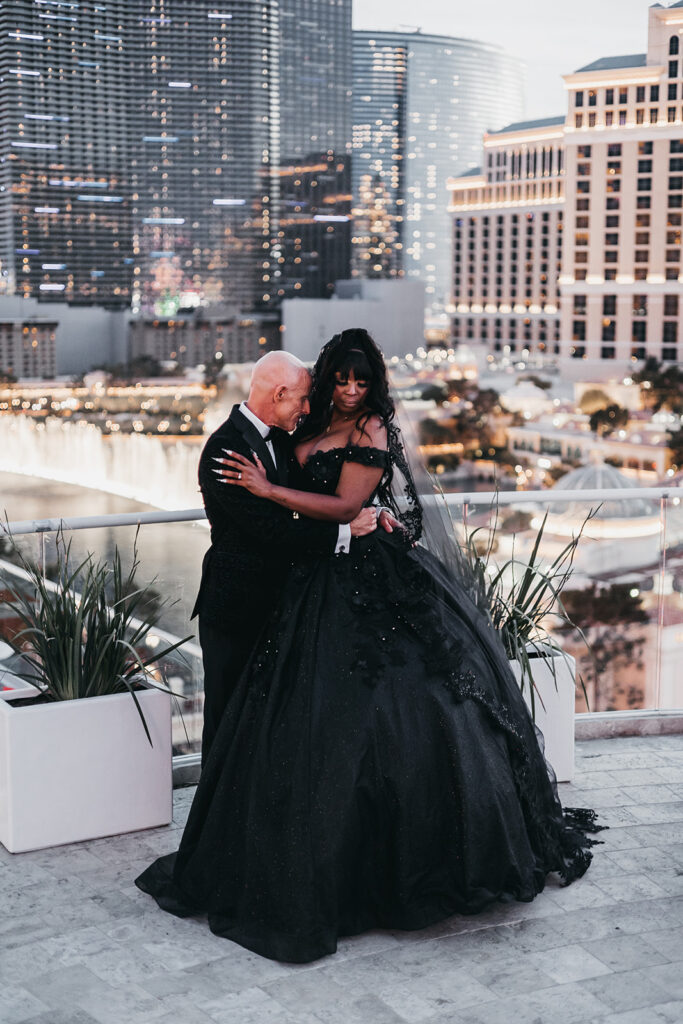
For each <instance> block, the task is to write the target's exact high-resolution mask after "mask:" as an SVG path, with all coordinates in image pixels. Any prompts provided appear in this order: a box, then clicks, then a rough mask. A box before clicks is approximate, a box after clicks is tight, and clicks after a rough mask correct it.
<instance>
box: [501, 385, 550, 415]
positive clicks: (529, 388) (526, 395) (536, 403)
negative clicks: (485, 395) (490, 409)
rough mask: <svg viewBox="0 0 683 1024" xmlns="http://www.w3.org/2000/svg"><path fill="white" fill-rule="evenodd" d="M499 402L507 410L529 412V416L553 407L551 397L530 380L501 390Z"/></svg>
mask: <svg viewBox="0 0 683 1024" xmlns="http://www.w3.org/2000/svg"><path fill="white" fill-rule="evenodd" d="M500 404H501V405H502V406H503V408H505V409H507V410H508V412H521V413H529V414H530V416H540V414H541V413H543V412H547V411H548V410H549V409H552V407H553V400H552V398H549V397H548V392H547V391H544V390H543V388H538V387H536V385H535V384H534V383H533V382H532V381H530V380H525V381H521V382H519V383H518V384H515V385H513V387H511V388H508V389H507V391H503V393H502V394H501V396H500Z"/></svg>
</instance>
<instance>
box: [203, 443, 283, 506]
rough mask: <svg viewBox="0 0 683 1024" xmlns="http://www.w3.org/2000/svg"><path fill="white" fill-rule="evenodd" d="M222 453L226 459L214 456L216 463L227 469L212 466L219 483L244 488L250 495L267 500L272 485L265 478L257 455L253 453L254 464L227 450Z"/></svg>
mask: <svg viewBox="0 0 683 1024" xmlns="http://www.w3.org/2000/svg"><path fill="white" fill-rule="evenodd" d="M223 451H224V452H225V454H226V455H227V456H228V457H227V458H225V459H220V458H217V457H216V456H214V460H215V461H216V462H219V463H220V464H221V466H225V467H227V468H225V469H222V468H220V467H215V466H214V470H213V471H214V473H215V474H216V475H217V476H218V477H219V478H220V482H221V483H224V484H234V485H236V486H237V487H245V488H246V490H248V491H250V493H251V494H255V495H256V496H257V497H259V498H268V497H269V496H270V489H271V487H272V484H271V483H270V481H269V479H268V477H267V476H266V471H265V469H264V468H263V463H262V462H261V460H260V459H259V457H258V455H256V453H254V462H251V460H250V459H247V458H245V456H244V455H238V454H237V452H233V451H229V450H228V449H227V448H224V449H223Z"/></svg>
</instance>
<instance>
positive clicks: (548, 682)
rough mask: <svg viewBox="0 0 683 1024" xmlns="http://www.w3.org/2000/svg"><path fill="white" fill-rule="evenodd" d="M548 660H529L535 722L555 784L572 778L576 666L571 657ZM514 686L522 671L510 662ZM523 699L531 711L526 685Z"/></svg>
mask: <svg viewBox="0 0 683 1024" xmlns="http://www.w3.org/2000/svg"><path fill="white" fill-rule="evenodd" d="M549 661H550V659H546V658H532V671H533V674H534V683H535V693H534V698H535V715H536V717H535V721H536V725H537V726H538V728H539V729H540V730H541V732H542V733H543V738H544V739H545V756H546V760H547V761H549V762H550V764H551V765H552V766H553V769H554V771H555V774H556V776H557V781H558V782H571V781H572V779H573V778H574V706H575V688H576V663H575V661H574V659H573V658H572V657H571V655H569V654H566V655H562V654H556V655H555V656H554V657H553V659H552V661H553V662H554V665H555V676H553V669H552V668H551V666H550V664H549ZM510 665H511V667H512V671H513V672H514V674H515V678H516V679H517V682H519V681H520V679H521V676H522V670H521V667H520V665H519V663H518V662H516V661H512V662H510ZM524 699H525V700H526V702H527V706H528V708H529V710H530V711H531V694H530V692H529V686H528V681H527V680H525V682H524Z"/></svg>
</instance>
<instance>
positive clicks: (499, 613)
mask: <svg viewBox="0 0 683 1024" xmlns="http://www.w3.org/2000/svg"><path fill="white" fill-rule="evenodd" d="M597 511H598V510H597V509H592V510H591V511H590V512H589V513H588V515H587V516H586V518H585V519H584V521H583V523H582V524H581V527H580V529H579V530H578V532H577V533H576V534H575V535H574V536H573V537H572V539H571V540H570V541H569V542H568V543H567V544H566V545H565V547H564V548H563V549H562V550H561V551H560V552H559V554H558V555H556V556H555V558H554V559H553V561H552V562H550V563H549V564H543V563H542V562H541V560H540V558H539V550H540V546H541V541H542V540H543V534H544V531H545V526H546V522H547V519H548V513H547V512H546V514H545V516H544V517H543V521H542V523H541V525H540V526H539V528H538V531H537V533H536V537H535V540H534V544H533V547H532V550H531V553H530V555H529V558H528V560H527V561H521V560H520V559H518V558H516V557H515V554H514V541H513V553H512V556H511V557H510V558H508V559H507V561H505V562H504V563H503V564H501V565H496V566H495V567H494V566H493V565H492V564H491V561H490V559H491V554H492V550H493V541H494V538H495V535H496V531H497V527H498V510H497V508H496V513H495V517H494V523H493V528H489V527H478V528H476V529H474V530H472V531H469V532H468V531H467V530H465V538H464V541H465V542H464V544H463V545H462V547H461V554H462V557H461V560H460V561H461V566H462V569H463V571H464V572H465V574H466V576H467V577H468V579H469V583H470V591H471V593H472V596H473V598H474V600H475V602H476V604H477V606H478V607H479V609H480V610H481V611H483V612H485V613H486V614H487V615H488V616H489V618H490V620H491V622H492V624H493V626H494V628H495V629H496V630H498V632H499V633H500V636H501V639H502V641H503V644H504V646H505V651H506V653H507V656H508V658H509V659H510V660H511V661H517V662H518V663H519V665H520V668H521V680H520V686H521V689H522V692H524V689H525V687H526V686H528V687H529V697H530V703H531V712H532V715H533V716H534V718H535V716H536V697H537V696H538V698H539V700H540V701H541V704H543V699H542V697H541V696H540V693H539V691H538V687H537V686H536V683H535V681H534V671H533V669H534V663H537V664H538V659H545V661H546V662H547V663H548V664H549V665H550V669H551V672H552V674H553V679H554V682H555V688H556V689H557V669H556V663H555V659H554V657H551V658H548V651H549V650H550V651H551V652H552V654H553V655H555V654H559V655H561V656H562V657H563V658H564V659H565V661H567V654H566V653H565V651H564V649H563V648H562V647H561V646H560V645H559V644H558V643H557V641H556V640H555V638H554V637H553V635H552V633H551V632H550V629H551V628H552V624H555V625H561V626H562V627H563V628H565V629H568V630H573V631H575V632H576V633H578V634H579V635H580V637H581V639H582V640H583V642H584V643H585V644H586V647H587V648H588V650H589V652H590V647H589V645H588V641H587V639H586V637H585V635H584V633H583V631H582V630H581V629H579V627H578V626H576V625H575V624H574V623H573V622H572V621H571V619H570V617H569V615H568V614H567V610H566V608H565V606H564V604H563V602H562V591H563V590H564V588H565V586H566V585H567V583H568V582H569V579H570V578H571V575H572V572H573V563H574V556H575V554H576V549H577V547H578V545H579V541H580V540H581V537H582V535H583V532H584V530H585V528H586V525H587V524H588V523H589V522H590V520H591V519H593V517H594V516H595V515H596V514H597ZM487 531H488V533H489V538H488V541H487V543H486V545H485V546H480V544H479V536H478V535H480V534H481V533H482V532H487ZM482 548H483V549H482ZM508 577H509V582H508ZM578 680H579V683H580V684H581V688H582V690H583V694H584V697H585V698H586V705H588V695H587V693H586V687H585V683H584V680H583V677H582V676H581V675H580V674H579V677H578Z"/></svg>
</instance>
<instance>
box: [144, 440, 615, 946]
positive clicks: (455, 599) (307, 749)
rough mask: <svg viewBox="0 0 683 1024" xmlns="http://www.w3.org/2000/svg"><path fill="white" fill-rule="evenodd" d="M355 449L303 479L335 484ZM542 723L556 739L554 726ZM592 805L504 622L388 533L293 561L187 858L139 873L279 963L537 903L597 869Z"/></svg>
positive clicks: (321, 462) (187, 834)
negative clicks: (513, 667)
mask: <svg viewBox="0 0 683 1024" xmlns="http://www.w3.org/2000/svg"><path fill="white" fill-rule="evenodd" d="M388 457H389V456H388V453H387V452H385V451H381V450H378V449H375V448H367V447H347V448H337V449H332V450H327V451H318V452H316V453H315V454H313V456H312V457H310V458H309V460H308V461H307V463H306V464H305V466H304V468H303V471H302V478H301V480H300V481H299V485H300V486H303V485H305V486H306V488H307V489H308V490H312V491H317V492H320V493H327V494H332V493H334V492H335V489H336V486H337V481H338V479H339V475H340V472H341V468H342V465H343V463H344V461H345V460H347V459H349V460H354V461H358V462H362V463H364V464H366V465H373V466H386V464H387V460H388ZM539 735H540V734H539ZM593 822H594V815H593V812H591V811H577V810H575V809H571V810H570V809H564V810H563V809H562V807H561V806H560V803H559V800H558V798H557V792H556V788H555V785H554V779H553V777H552V772H551V770H549V768H548V766H547V764H546V762H545V761H544V758H543V754H542V750H541V748H540V746H539V740H538V738H537V730H535V728H534V725H533V723H532V721H531V718H530V716H529V713H528V711H527V708H526V705H525V703H524V700H523V698H522V696H521V694H520V691H519V688H518V686H517V684H516V683H515V680H514V677H513V675H512V673H511V671H510V668H509V665H508V663H507V660H506V658H505V653H504V650H503V647H502V644H501V643H500V640H499V639H498V637H497V636H496V634H495V632H494V631H493V629H492V627H491V626H490V625H489V623H488V620H487V619H486V617H485V616H484V615H482V614H481V613H480V612H479V611H478V610H477V609H476V608H475V606H474V604H473V603H472V602H471V601H470V600H469V599H468V598H467V597H466V596H465V595H464V593H463V591H462V588H461V587H459V586H458V585H457V583H456V582H455V581H454V580H453V578H452V574H449V573H448V572H447V571H446V570H445V567H444V566H442V565H441V563H440V562H438V561H437V560H436V559H435V558H434V557H432V556H431V555H430V554H429V552H428V551H426V550H424V549H423V548H421V547H414V546H411V545H410V544H409V543H407V542H406V540H405V539H404V538H402V537H401V536H399V535H398V533H396V532H395V533H393V534H387V533H385V532H384V531H383V530H381V529H378V530H377V531H376V532H375V533H374V534H372V535H370V536H368V537H364V538H361V539H356V540H354V541H353V542H352V544H351V551H350V554H348V555H337V556H334V557H330V558H327V559H320V558H317V559H315V560H314V559H311V561H310V562H309V563H308V564H305V563H304V564H298V565H297V566H296V567H295V568H294V569H293V570H292V572H291V575H290V577H289V580H288V583H287V584H286V586H285V591H284V594H283V597H282V600H281V602H280V605H279V607H278V609H277V610H276V612H275V613H274V614H273V616H272V617H271V619H270V620H269V621H268V622H267V623H266V625H265V627H264V630H263V632H262V635H261V639H260V642H259V644H258V646H257V649H256V650H255V651H254V653H253V655H252V658H251V661H250V663H249V665H248V666H247V668H246V669H245V672H244V675H243V677H242V679H241V680H240V683H239V684H238V687H237V690H236V691H235V693H234V696H233V698H232V700H231V702H230V703H229V705H228V707H227V710H226V712H225V716H224V718H223V720H222V723H221V725H220V728H219V731H218V733H217V736H216V739H215V741H214V744H213V747H212V749H211V752H210V754H209V757H208V760H207V762H206V765H205V767H204V769H203V772H202V775H201V779H200V782H199V785H198V787H197V791H196V795H195V798H194V801H193V804H192V808H191V810H190V814H189V818H188V821H187V825H186V827H185V831H184V834H183V837H182V841H181V845H180V849H179V850H178V852H177V853H174V854H170V855H168V856H166V857H161V858H160V859H159V860H157V861H155V862H154V863H153V864H152V865H151V866H150V867H149V868H147V870H145V871H144V872H143V874H142V875H140V877H139V878H138V879H137V880H136V883H137V885H138V886H139V887H140V888H141V889H142V890H143V891H145V892H147V893H150V894H151V895H152V896H154V898H155V899H156V900H157V903H158V904H159V906H160V907H161V908H162V909H164V910H166V911H169V912H170V913H173V914H177V915H180V916H186V915H193V914H199V913H208V923H209V926H210V928H211V930H212V931H213V932H215V933H216V934H217V935H221V936H224V937H225V938H228V939H232V940H233V941H235V942H238V943H240V944H241V945H242V946H245V947H246V948H247V949H251V950H254V951H256V952H257V953H259V954H261V955H263V956H266V957H270V958H272V959H275V960H283V961H290V962H308V961H311V960H315V959H317V958H318V957H321V956H323V955H325V954H328V953H333V952H334V951H335V949H336V946H337V938H338V937H339V936H341V935H352V934H356V933H359V932H363V931H367V930H368V929H372V928H391V929H417V928H424V927H426V926H427V925H430V924H433V923H434V922H437V921H439V920H441V919H444V918H447V917H449V916H451V915H453V914H476V913H478V912H480V911H482V910H483V909H484V908H485V907H487V906H489V905H490V904H491V903H493V902H494V901H497V900H523V901H529V900H532V899H533V898H534V897H535V896H536V895H537V893H539V892H540V891H541V890H542V889H543V886H544V884H545V879H546V875H547V873H548V872H551V871H555V872H558V873H559V875H560V876H561V877H562V879H563V881H564V882H565V883H566V884H568V883H569V882H571V881H572V880H573V879H575V878H577V877H578V876H580V875H582V874H583V873H584V872H585V870H586V868H587V867H588V865H589V863H590V860H591V854H590V852H589V849H588V847H589V846H591V845H592V843H593V842H594V840H591V839H590V838H588V836H587V834H586V833H587V832H589V831H596V826H595V825H594V823H593Z"/></svg>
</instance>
